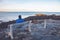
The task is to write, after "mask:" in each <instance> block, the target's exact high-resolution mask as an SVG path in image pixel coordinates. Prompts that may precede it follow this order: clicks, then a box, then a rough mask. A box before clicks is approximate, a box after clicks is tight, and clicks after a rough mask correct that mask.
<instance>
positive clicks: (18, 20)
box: [16, 19, 24, 23]
mask: <svg viewBox="0 0 60 40" xmlns="http://www.w3.org/2000/svg"><path fill="white" fill-rule="evenodd" d="M22 22H24V19H17V20H16V23H22Z"/></svg>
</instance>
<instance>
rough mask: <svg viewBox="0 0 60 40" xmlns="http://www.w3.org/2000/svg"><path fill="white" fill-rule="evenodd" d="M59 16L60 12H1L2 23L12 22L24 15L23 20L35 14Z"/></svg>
mask: <svg viewBox="0 0 60 40" xmlns="http://www.w3.org/2000/svg"><path fill="white" fill-rule="evenodd" d="M39 13H40V14H48V15H51V14H57V15H60V12H0V20H2V21H12V20H16V19H18V15H22V18H26V17H28V16H33V15H35V14H39Z"/></svg>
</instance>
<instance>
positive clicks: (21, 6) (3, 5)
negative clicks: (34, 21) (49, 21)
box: [0, 0, 60, 12]
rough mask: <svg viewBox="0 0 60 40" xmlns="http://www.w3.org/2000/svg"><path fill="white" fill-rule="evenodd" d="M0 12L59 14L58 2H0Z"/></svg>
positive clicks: (20, 0) (22, 0)
mask: <svg viewBox="0 0 60 40" xmlns="http://www.w3.org/2000/svg"><path fill="white" fill-rule="evenodd" d="M0 11H12V12H13V11H15V12H16V11H38V12H60V0H0Z"/></svg>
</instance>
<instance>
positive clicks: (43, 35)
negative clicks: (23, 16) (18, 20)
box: [0, 22, 60, 40]
mask: <svg viewBox="0 0 60 40" xmlns="http://www.w3.org/2000/svg"><path fill="white" fill-rule="evenodd" d="M28 25H29V23H24V24H23V25H22V24H21V25H20V24H14V25H13V36H14V39H11V38H10V37H9V36H7V34H6V29H4V30H1V31H0V39H1V40H60V23H55V22H53V23H50V22H49V23H47V27H46V28H44V27H43V26H44V25H43V23H40V24H39V23H38V24H34V23H32V26H31V32H29V29H28ZM8 31H9V29H8Z"/></svg>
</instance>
